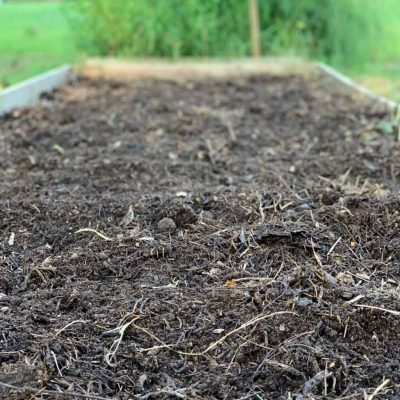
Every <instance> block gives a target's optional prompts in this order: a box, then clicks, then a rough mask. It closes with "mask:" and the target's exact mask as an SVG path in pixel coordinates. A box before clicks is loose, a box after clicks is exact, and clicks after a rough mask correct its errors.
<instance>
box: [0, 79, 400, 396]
mask: <svg viewBox="0 0 400 400" xmlns="http://www.w3.org/2000/svg"><path fill="white" fill-rule="evenodd" d="M389 117H390V116H389V115H387V114H386V113H385V111H383V110H382V109H379V108H377V107H375V106H371V105H366V104H361V103H360V102H357V101H354V100H353V99H352V98H350V97H349V96H347V95H338V94H332V93H331V92H330V91H329V90H327V89H326V88H324V87H323V85H322V81H321V80H320V78H317V77H312V78H307V79H306V78H304V77H300V76H290V77H273V76H258V77H257V76H252V77H245V78H244V77H237V78H232V79H225V80H217V81H216V80H209V81H204V80H203V81H201V80H193V81H185V82H174V81H165V80H145V81H141V82H129V83H127V82H118V81H109V80H99V79H97V80H95V79H87V78H86V79H84V78H80V79H77V80H76V81H75V82H73V83H71V84H70V85H68V86H65V87H63V88H62V89H60V90H58V91H57V92H56V93H54V94H53V95H51V96H48V97H47V98H44V99H43V101H42V102H41V104H40V105H39V106H37V107H35V108H32V109H27V110H19V111H15V112H13V113H12V114H10V115H7V116H5V117H3V118H2V119H1V120H0V124H1V125H0V182H1V184H0V293H1V294H0V363H1V364H0V365H1V367H0V398H2V399H32V398H36V399H53V398H59V399H62V398H71V399H82V398H84V399H86V398H87V399H174V398H180V399H254V400H267V399H297V400H300V399H307V398H314V399H322V398H323V399H331V398H342V399H366V398H368V399H372V398H377V397H379V398H381V399H395V398H399V397H398V396H400V365H399V360H400V329H399V327H400V289H399V287H400V270H399V262H400V234H399V233H400V214H399V211H400V200H399V198H398V192H399V175H400V146H399V144H398V142H396V140H395V138H394V137H393V135H392V136H391V135H390V132H388V123H382V121H385V120H386V121H387V120H388V118H389ZM389 130H390V129H389ZM58 393H60V394H58ZM62 393H64V394H62ZM368 396H370V397H368ZM396 396H397V397H396Z"/></svg>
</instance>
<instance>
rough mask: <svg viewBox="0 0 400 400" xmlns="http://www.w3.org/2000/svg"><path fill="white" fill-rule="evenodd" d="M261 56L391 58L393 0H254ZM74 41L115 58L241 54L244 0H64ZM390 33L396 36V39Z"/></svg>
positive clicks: (398, 9) (341, 61)
mask: <svg viewBox="0 0 400 400" xmlns="http://www.w3.org/2000/svg"><path fill="white" fill-rule="evenodd" d="M259 4H260V20H261V21H260V22H261V38H262V47H263V54H288V53H289V54H296V55H304V56H311V57H314V58H319V59H323V60H327V61H329V62H331V63H333V64H336V65H342V66H350V65H351V66H352V68H355V69H356V68H361V69H362V68H365V66H366V65H367V64H368V63H371V62H376V61H382V62H386V61H388V60H393V59H398V58H399V54H400V24H398V15H400V0H384V1H377V0H259ZM66 9H67V14H68V16H69V21H70V22H71V24H72V25H73V27H74V32H75V34H76V38H77V41H78V43H79V45H80V46H81V47H82V48H84V49H85V50H86V51H88V52H89V53H91V54H96V55H117V56H158V57H182V56H192V57H193V56H196V57H203V56H210V57H213V56H217V57H242V56H247V55H249V52H250V46H249V26H248V11H247V1H246V0H67V7H66ZM396 38H397V40H396Z"/></svg>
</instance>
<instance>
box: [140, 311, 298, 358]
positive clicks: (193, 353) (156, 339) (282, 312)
mask: <svg viewBox="0 0 400 400" xmlns="http://www.w3.org/2000/svg"><path fill="white" fill-rule="evenodd" d="M284 314H293V315H297V314H296V313H295V312H293V311H277V312H275V313H272V314H268V315H261V316H258V317H255V318H252V319H251V320H249V321H247V322H245V323H244V324H242V325H240V326H239V327H238V328H236V329H233V330H232V331H230V332H228V333H227V334H226V335H224V336H222V337H221V338H219V339H218V340H217V341H215V342H212V343H210V344H209V345H208V346H207V348H206V349H205V350H203V351H200V352H185V351H180V350H175V349H174V348H173V347H174V345H172V344H167V343H165V342H163V341H162V340H161V339H159V338H158V337H157V336H155V335H154V334H153V333H151V332H149V331H148V330H147V329H145V328H143V327H141V326H139V325H136V324H133V326H134V327H135V328H136V329H138V330H139V331H141V332H143V333H145V334H146V335H148V336H150V337H151V338H153V339H154V340H155V341H156V342H158V343H160V344H161V345H162V347H165V348H167V349H168V350H171V351H173V352H175V353H177V354H180V355H183V356H203V355H204V354H207V353H208V352H210V351H211V350H213V349H215V348H216V347H217V346H218V345H219V344H221V343H222V342H224V341H225V340H226V339H228V337H230V336H232V335H233V334H235V333H237V332H239V331H241V330H243V329H245V328H247V327H249V326H251V325H254V324H256V323H258V322H260V321H262V320H264V319H267V318H271V317H274V316H276V315H284ZM157 348H160V346H157ZM146 350H150V349H146Z"/></svg>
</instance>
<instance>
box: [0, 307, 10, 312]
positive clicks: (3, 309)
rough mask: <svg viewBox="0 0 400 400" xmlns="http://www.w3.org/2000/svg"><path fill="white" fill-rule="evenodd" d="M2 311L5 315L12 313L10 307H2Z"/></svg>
mask: <svg viewBox="0 0 400 400" xmlns="http://www.w3.org/2000/svg"><path fill="white" fill-rule="evenodd" d="M0 311H1V312H3V313H6V312H8V311H10V307H1V308H0Z"/></svg>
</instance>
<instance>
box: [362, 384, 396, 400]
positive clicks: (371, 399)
mask: <svg viewBox="0 0 400 400" xmlns="http://www.w3.org/2000/svg"><path fill="white" fill-rule="evenodd" d="M389 383H390V379H385V380H384V381H383V382H382V383H381V384H380V385H379V386H378V387H377V388H376V389H375V390H374V391H373V392H372V393H371V394H370V395H369V396H368V397H367V400H373V398H374V397H375V396H376V395H377V394H379V392H380V391H381V390H382V389H383V388H384V387H385V386H387V385H388V384H389Z"/></svg>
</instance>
